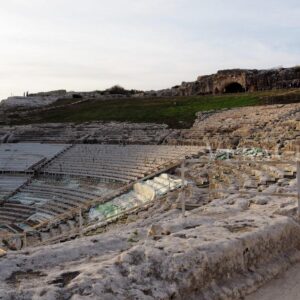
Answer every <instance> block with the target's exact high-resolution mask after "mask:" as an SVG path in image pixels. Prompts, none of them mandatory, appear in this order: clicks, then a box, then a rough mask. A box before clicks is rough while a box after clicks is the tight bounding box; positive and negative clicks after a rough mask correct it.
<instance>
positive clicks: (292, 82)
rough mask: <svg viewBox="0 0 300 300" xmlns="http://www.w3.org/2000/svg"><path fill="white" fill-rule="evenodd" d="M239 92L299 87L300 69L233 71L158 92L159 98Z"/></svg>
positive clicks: (183, 83) (206, 76)
mask: <svg viewBox="0 0 300 300" xmlns="http://www.w3.org/2000/svg"><path fill="white" fill-rule="evenodd" d="M230 86H231V87H232V89H233V91H235V88H237V90H236V91H241V90H244V91H250V92H253V91H264V90H272V89H285V88H300V67H294V68H278V69H270V70H248V69H246V70H243V69H232V70H222V71H218V72H217V73H216V74H212V75H205V76H199V77H198V78H197V80H196V81H193V82H182V84H181V85H179V86H175V87H173V88H171V89H166V90H161V91H157V92H156V95H157V96H193V95H206V94H222V93H226V92H231V91H232V89H230V88H229V89H228V87H230Z"/></svg>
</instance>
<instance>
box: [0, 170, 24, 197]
mask: <svg viewBox="0 0 300 300" xmlns="http://www.w3.org/2000/svg"><path fill="white" fill-rule="evenodd" d="M28 179H29V177H26V176H12V175H0V202H1V201H3V200H4V199H5V198H6V197H8V196H9V195H10V194H11V193H13V192H14V191H15V190H16V189H17V188H19V187H20V186H22V185H23V184H24V183H26V181H27V180H28Z"/></svg>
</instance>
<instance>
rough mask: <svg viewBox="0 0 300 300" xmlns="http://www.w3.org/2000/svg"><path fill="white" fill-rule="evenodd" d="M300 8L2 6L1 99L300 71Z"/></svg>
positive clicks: (68, 1) (231, 4)
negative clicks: (229, 71) (280, 69)
mask: <svg viewBox="0 0 300 300" xmlns="http://www.w3.org/2000/svg"><path fill="white" fill-rule="evenodd" d="M299 37H300V1H299V0H285V1H282V0H109V1H107V0H9V1H8V0H0V99H3V98H6V97H7V96H10V95H21V94H23V92H24V91H29V92H37V91H46V90H53V89H67V90H76V91H84V90H95V89H105V88H108V87H110V86H112V85H114V84H120V85H122V86H124V87H126V88H136V89H145V90H149V89H161V88H167V87H171V86H173V85H175V84H179V83H181V82H182V81H192V80H195V79H196V78H197V76H198V75H204V74H210V73H214V72H216V71H217V70H219V69H224V68H237V67H239V68H272V67H277V66H285V67H289V66H294V65H299V64H300V39H299Z"/></svg>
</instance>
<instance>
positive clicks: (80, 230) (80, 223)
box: [78, 208, 83, 237]
mask: <svg viewBox="0 0 300 300" xmlns="http://www.w3.org/2000/svg"><path fill="white" fill-rule="evenodd" d="M78 216H79V236H80V237H82V236H83V235H82V211H81V208H80V209H79V212H78Z"/></svg>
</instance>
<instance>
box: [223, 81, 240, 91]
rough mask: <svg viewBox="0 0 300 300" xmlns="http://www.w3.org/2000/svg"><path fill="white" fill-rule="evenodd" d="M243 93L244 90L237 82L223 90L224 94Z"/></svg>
mask: <svg viewBox="0 0 300 300" xmlns="http://www.w3.org/2000/svg"><path fill="white" fill-rule="evenodd" d="M244 92H245V88H244V87H243V86H242V85H241V84H239V83H237V82H232V83H230V84H228V85H227V86H226V87H225V88H224V93H244Z"/></svg>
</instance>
